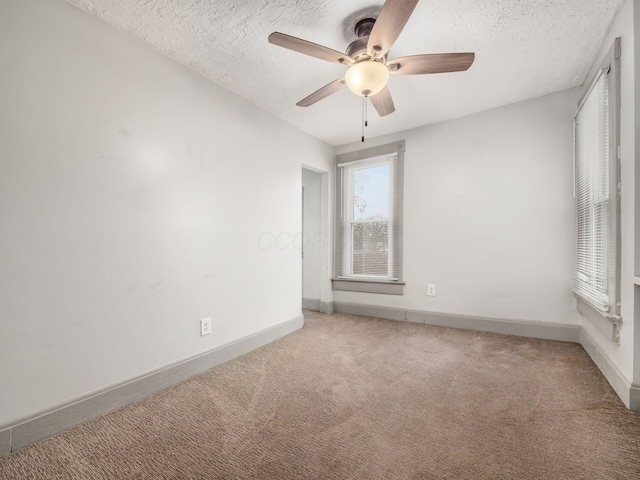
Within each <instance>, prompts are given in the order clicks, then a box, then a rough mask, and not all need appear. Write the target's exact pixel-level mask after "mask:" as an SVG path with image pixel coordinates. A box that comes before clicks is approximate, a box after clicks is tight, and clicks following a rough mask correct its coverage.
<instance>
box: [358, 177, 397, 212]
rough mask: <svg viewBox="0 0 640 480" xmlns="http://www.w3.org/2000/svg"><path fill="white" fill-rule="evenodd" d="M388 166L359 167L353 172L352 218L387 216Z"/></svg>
mask: <svg viewBox="0 0 640 480" xmlns="http://www.w3.org/2000/svg"><path fill="white" fill-rule="evenodd" d="M390 171H391V170H390V166H389V165H380V166H377V167H370V168H361V169H358V170H355V171H354V172H353V219H354V220H387V219H388V218H389V176H390Z"/></svg>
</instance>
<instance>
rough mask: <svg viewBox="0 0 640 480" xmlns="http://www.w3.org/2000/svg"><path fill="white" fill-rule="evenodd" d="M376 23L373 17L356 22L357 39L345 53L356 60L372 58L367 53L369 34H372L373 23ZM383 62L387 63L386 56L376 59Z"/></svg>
mask: <svg viewBox="0 0 640 480" xmlns="http://www.w3.org/2000/svg"><path fill="white" fill-rule="evenodd" d="M375 23H376V21H375V19H373V18H364V19H362V20H360V21H359V22H358V23H356V26H355V28H354V32H355V34H356V37H358V39H357V40H355V41H354V42H352V43H351V45H349V46H348V47H347V50H346V51H345V53H346V54H347V55H349V56H350V57H351V58H353V60H355V61H356V62H360V61H362V60H368V59H369V58H370V56H369V54H368V53H367V45H368V43H369V35H371V30H373V25H374V24H375ZM376 60H378V61H380V62H382V63H385V60H386V56H385V57H384V58H379V59H376Z"/></svg>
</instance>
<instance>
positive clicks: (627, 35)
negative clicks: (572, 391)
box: [582, 0, 636, 383]
mask: <svg viewBox="0 0 640 480" xmlns="http://www.w3.org/2000/svg"><path fill="white" fill-rule="evenodd" d="M633 3H634V0H628V1H627V2H626V3H625V4H624V5H623V7H622V9H621V10H620V11H619V12H618V15H617V16H616V19H615V20H614V23H613V25H612V26H611V28H610V30H609V32H608V34H607V36H606V39H605V41H604V43H603V45H602V48H601V50H600V54H599V56H598V60H597V61H596V62H595V64H594V66H593V69H592V71H591V72H590V75H589V78H592V77H593V75H594V74H595V71H596V70H597V69H598V68H600V64H601V63H602V61H603V59H604V57H605V55H607V53H608V52H609V50H610V48H611V46H612V45H613V42H614V40H615V38H616V37H621V46H622V55H621V58H620V63H621V66H620V70H621V76H620V83H621V91H620V96H621V111H620V127H621V128H620V147H621V168H622V170H621V172H620V179H621V218H620V221H621V224H620V225H621V232H620V233H621V248H622V262H621V263H622V272H621V274H622V277H621V280H622V282H621V291H620V294H621V298H620V304H621V309H620V312H621V316H622V320H623V322H624V323H623V326H622V329H621V331H620V345H616V344H615V343H613V342H611V341H610V339H609V338H608V337H607V336H606V335H604V334H603V333H602V332H601V331H600V330H599V329H598V328H597V327H596V326H595V325H594V324H592V323H591V322H590V321H589V320H588V319H586V318H583V321H582V325H583V328H584V329H585V331H586V332H587V333H588V335H589V336H590V337H591V338H592V339H593V340H594V341H595V343H596V344H597V346H598V347H599V348H600V349H601V351H602V352H603V353H604V355H605V356H606V357H607V358H608V359H609V361H610V362H612V363H613V365H614V366H615V367H616V368H617V369H618V370H619V371H620V373H621V374H622V375H623V376H624V377H625V379H626V380H627V382H629V383H630V382H631V379H632V376H633V349H634V341H633V331H634V325H633V323H634V317H633V316H634V297H633V295H634V291H633V290H634V283H633V274H634V241H635V232H634V202H635V198H634V195H635V193H634V192H635V186H634V183H635V167H634V164H635V155H636V153H635V138H634V136H635V92H634V89H635V85H634V81H635V80H634V32H633V29H634V14H633V7H634V5H633ZM587 86H588V85H585V88H586V87H587Z"/></svg>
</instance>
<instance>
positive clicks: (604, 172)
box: [574, 71, 615, 312]
mask: <svg viewBox="0 0 640 480" xmlns="http://www.w3.org/2000/svg"><path fill="white" fill-rule="evenodd" d="M574 142H575V146H574V148H575V153H574V156H575V198H576V214H577V218H576V227H577V228H576V258H575V277H574V289H575V292H576V293H577V294H578V295H580V296H581V297H582V298H584V299H585V300H586V301H588V302H589V303H590V304H592V305H593V306H594V307H596V308H597V309H598V310H600V311H602V312H609V311H611V304H612V301H613V299H612V298H611V295H610V293H611V291H610V290H611V287H613V281H612V279H613V275H614V274H615V272H614V271H613V270H614V269H615V262H614V258H615V252H614V251H613V250H612V249H613V247H614V243H615V242H614V241H613V239H612V234H613V233H614V232H613V231H612V230H613V229H612V228H611V222H610V207H611V205H610V203H611V200H610V191H609V185H610V182H609V172H610V161H613V160H612V159H610V151H611V148H610V143H609V142H610V125H609V82H608V73H607V71H601V73H600V75H599V77H598V78H597V79H596V80H595V83H594V85H593V87H592V89H591V90H590V92H589V93H588V94H587V96H586V98H585V101H584V103H583V104H582V107H581V108H580V110H579V111H578V114H577V115H576V117H575V127H574Z"/></svg>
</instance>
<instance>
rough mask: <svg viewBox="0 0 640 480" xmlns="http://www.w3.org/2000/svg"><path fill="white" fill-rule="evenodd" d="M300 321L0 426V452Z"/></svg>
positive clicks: (228, 356)
mask: <svg viewBox="0 0 640 480" xmlns="http://www.w3.org/2000/svg"><path fill="white" fill-rule="evenodd" d="M303 325H304V316H302V315H300V316H298V317H295V318H293V319H291V320H288V321H286V322H283V323H280V324H278V325H275V326H273V327H271V328H267V329H265V330H262V331H260V332H257V333H254V334H253V335H249V336H247V337H244V338H241V339H239V340H236V341H235V342H232V343H229V344H227V345H223V346H221V347H218V348H215V349H213V350H210V351H208V352H205V353H202V354H200V355H196V356H194V357H191V358H188V359H186V360H182V361H180V362H176V363H174V364H172V365H169V366H167V367H164V368H161V369H158V370H156V371H154V372H152V373H149V374H147V375H142V376H140V377H138V378H135V379H133V380H130V381H127V382H124V383H121V384H117V385H112V386H110V387H107V388H106V389H104V390H102V391H100V392H98V393H96V394H92V395H88V396H86V397H84V398H80V399H77V400H75V401H72V402H69V403H68V404H64V405H60V406H58V407H56V408H54V409H52V410H51V411H48V412H44V413H42V414H39V415H37V416H34V417H32V418H27V419H23V420H21V421H20V422H18V423H16V424H13V425H6V426H0V456H2V455H6V454H7V453H9V452H13V451H16V450H18V449H19V448H22V447H25V446H27V445H30V444H32V443H35V442H37V441H40V440H43V439H45V438H47V437H50V436H52V435H55V434H56V433H60V432H62V431H64V430H67V429H69V428H71V427H74V426H76V425H79V424H80V423H83V422H86V421H87V420H91V419H92V418H95V417H98V416H100V415H104V414H105V413H108V412H111V411H113V410H116V409H118V408H120V407H123V406H124V405H127V404H129V403H132V402H135V401H137V400H140V399H141V398H144V397H146V396H148V395H151V394H152V393H154V392H157V391H159V390H162V389H164V388H167V387H169V386H171V385H175V384H176V383H179V382H181V381H183V380H186V379H187V378H189V377H192V376H194V375H198V374H200V373H203V372H205V371H207V370H209V369H210V368H213V367H215V366H216V365H220V364H222V363H225V362H227V361H229V360H231V359H233V358H236V357H238V356H240V355H243V354H245V353H248V352H250V351H252V350H255V349H256V348H259V347H261V346H263V345H266V344H268V343H271V342H273V341H274V340H277V339H279V338H281V337H284V336H286V335H288V334H290V333H293V332H294V331H296V330H298V329H300V328H302V327H303Z"/></svg>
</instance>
